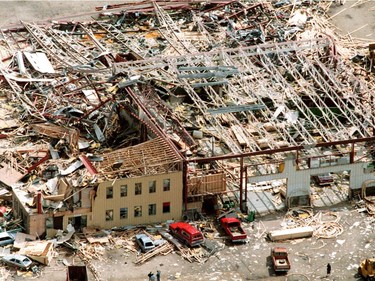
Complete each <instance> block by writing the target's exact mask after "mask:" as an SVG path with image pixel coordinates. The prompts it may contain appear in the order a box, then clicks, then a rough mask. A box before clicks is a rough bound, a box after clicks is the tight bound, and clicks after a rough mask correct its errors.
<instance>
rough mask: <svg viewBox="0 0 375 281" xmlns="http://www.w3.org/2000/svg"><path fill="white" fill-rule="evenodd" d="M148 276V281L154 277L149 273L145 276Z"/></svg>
mask: <svg viewBox="0 0 375 281" xmlns="http://www.w3.org/2000/svg"><path fill="white" fill-rule="evenodd" d="M147 276H148V281H151V280H152V279H151V278H152V277H153V276H154V274H153V273H152V272H151V271H150V273H149V274H148V275H147Z"/></svg>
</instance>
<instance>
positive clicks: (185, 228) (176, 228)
mask: <svg viewBox="0 0 375 281" xmlns="http://www.w3.org/2000/svg"><path fill="white" fill-rule="evenodd" d="M169 231H170V233H171V234H172V235H173V236H175V237H177V238H178V239H179V240H180V241H182V242H183V243H185V244H187V245H189V246H190V247H194V246H198V245H200V244H202V243H203V242H204V237H203V234H202V232H200V231H199V230H198V229H196V228H195V227H194V226H192V225H190V224H188V223H186V222H174V223H171V224H170V225H169Z"/></svg>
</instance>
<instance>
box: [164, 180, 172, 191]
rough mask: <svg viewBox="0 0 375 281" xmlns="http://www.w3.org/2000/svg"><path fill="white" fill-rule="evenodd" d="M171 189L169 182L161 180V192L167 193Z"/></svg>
mask: <svg viewBox="0 0 375 281" xmlns="http://www.w3.org/2000/svg"><path fill="white" fill-rule="evenodd" d="M170 189H171V180H170V179H165V180H163V191H169V190H170Z"/></svg>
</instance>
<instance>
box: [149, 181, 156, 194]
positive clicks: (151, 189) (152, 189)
mask: <svg viewBox="0 0 375 281" xmlns="http://www.w3.org/2000/svg"><path fill="white" fill-rule="evenodd" d="M148 192H150V193H155V192H156V181H150V182H149V183H148Z"/></svg>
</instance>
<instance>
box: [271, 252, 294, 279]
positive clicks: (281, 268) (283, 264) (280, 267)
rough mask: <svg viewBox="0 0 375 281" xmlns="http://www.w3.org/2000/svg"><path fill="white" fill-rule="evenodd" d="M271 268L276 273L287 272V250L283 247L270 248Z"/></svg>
mask: <svg viewBox="0 0 375 281" xmlns="http://www.w3.org/2000/svg"><path fill="white" fill-rule="evenodd" d="M271 257H272V262H273V269H274V270H275V272H276V273H281V272H284V273H285V272H287V271H289V269H290V261H289V258H288V252H287V250H286V248H285V247H274V248H272V249H271Z"/></svg>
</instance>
